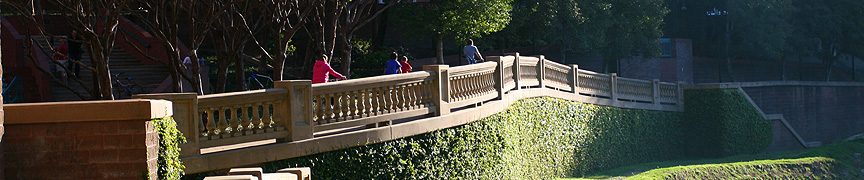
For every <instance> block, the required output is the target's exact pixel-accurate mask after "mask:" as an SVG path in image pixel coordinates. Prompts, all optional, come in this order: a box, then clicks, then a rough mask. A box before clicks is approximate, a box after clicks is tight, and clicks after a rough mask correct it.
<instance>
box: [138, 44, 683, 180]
mask: <svg viewBox="0 0 864 180" xmlns="http://www.w3.org/2000/svg"><path fill="white" fill-rule="evenodd" d="M489 59H490V62H484V63H478V64H472V65H467V66H459V67H453V68H450V67H449V66H446V65H433V66H425V67H424V70H425V71H418V72H412V73H407V74H396V75H384V76H376V77H368V78H360V79H352V80H345V81H337V82H329V83H321V84H311V82H310V81H308V80H299V81H298V80H294V81H280V82H277V83H276V88H273V89H266V90H256V91H246V92H234V93H224V94H211V95H202V96H195V95H194V94H186V95H184V97H182V98H180V97H179V95H178V97H171V96H170V95H159V94H154V95H149V97H150V98H158V99H169V100H171V99H172V98H173V99H175V100H176V101H175V112H177V113H175V119H177V120H178V127H179V129H180V130H181V131H183V132H184V133H189V134H193V135H192V136H193V137H192V138H191V140H190V142H189V143H187V144H185V148H184V149H183V151H184V152H181V157H183V158H200V157H202V154H201V148H206V147H214V146H221V145H231V144H239V143H244V142H249V141H257V140H262V139H268V138H270V139H274V138H275V139H277V142H282V143H295V142H296V143H308V142H314V140H322V142H321V143H325V144H321V145H315V146H316V147H312V148H313V149H315V150H314V151H309V152H305V153H313V152H323V151H328V150H336V149H340V148H344V147H351V146H358V145H362V144H364V143H369V142H370V141H371V142H380V141H379V140H387V139H393V138H398V137H407V136H408V135H412V134H414V135H416V134H420V133H426V132H429V131H432V130H435V129H436V128H423V126H424V125H421V124H424V123H426V124H425V125H429V124H428V123H429V122H428V121H427V120H436V119H441V118H442V117H450V116H449V115H450V114H451V111H465V110H470V109H473V108H483V106H480V104H484V103H505V104H506V103H512V102H513V101H514V99H513V98H514V97H515V98H522V97H537V96H553V97H558V98H566V99H570V100H575V101H581V102H586V103H592V104H599V105H608V106H615V107H622V108H634V109H647V110H663V111H681V110H682V109H683V104H682V97H683V96H682V94H683V93H682V92H683V91H682V86H681V84H680V83H678V84H675V83H666V82H659V80H653V81H646V80H638V79H629V78H621V77H617V76H616V75H615V74H603V73H596V72H592V71H587V70H583V69H578V66H576V65H570V66H568V65H563V64H559V63H556V62H553V61H549V60H547V59H545V57H544V56H534V57H526V56H518V54H517V55H516V56H499V57H489ZM568 86H569V87H568ZM138 98H148V95H141V96H138ZM172 101H173V100H172ZM470 105H475V106H470ZM177 107H183V108H190V109H182V108H180V109H178V108H177ZM495 107H496V108H497V106H495ZM505 107H506V106H505ZM250 110H251V111H250ZM184 112H189V113H184ZM453 113H459V112H453ZM226 115H227V116H226ZM486 115H490V114H486ZM204 116H207V118H204ZM484 116H485V115H484ZM214 117H215V118H214ZM459 118H463V119H464V118H465V117H459ZM471 118H472V120H468V121H465V120H462V121H457V122H439V123H443V124H446V125H440V126H443V127H452V126H455V125H460V124H464V123H468V122H470V121H473V120H476V119H479V118H482V117H471ZM457 119H458V118H457ZM396 120H399V121H400V122H398V123H407V124H411V125H405V126H401V125H400V124H394V122H395V121H396ZM412 123H420V124H412ZM180 126H183V127H180ZM192 126H196V127H192ZM255 126H258V127H255ZM261 126H264V127H263V128H262V127H261ZM381 126H386V127H388V128H395V127H397V126H398V127H401V128H403V129H405V128H407V129H408V130H407V131H408V132H399V131H395V130H394V131H387V132H386V133H385V132H384V131H378V130H380V129H375V128H380V127H381ZM247 127H248V128H247ZM436 127H438V125H436ZM232 128H235V129H234V130H235V131H234V132H232V131H230V130H232ZM370 128H372V129H371V130H366V129H370ZM237 130H241V131H242V132H241V131H237ZM220 131H226V132H220ZM415 131H416V132H415ZM201 132H203V133H201ZM207 133H210V134H207ZM358 133H360V134H363V133H371V134H365V135H364V136H365V137H355V136H356V135H357V134H358ZM187 138H189V135H187ZM332 138H336V139H332ZM325 139H326V140H325ZM376 139H377V140H376ZM355 141H356V142H355ZM315 143H319V142H315ZM327 143H337V144H335V145H334V144H330V145H328V144H327ZM282 147H284V146H282ZM225 153H228V152H225ZM229 154H230V153H229ZM295 154H296V153H295ZM301 154H302V153H301ZM207 157H208V158H209V157H218V156H207ZM293 157H296V156H293ZM271 160H276V159H271ZM197 162H211V161H205V160H201V161H197ZM238 163H239V162H238ZM250 163H251V162H250ZM257 163H261V162H257ZM220 166H228V165H220ZM194 167H202V168H204V166H194ZM207 167H210V166H207ZM229 167H230V166H229ZM202 170H213V169H200V168H199V169H195V170H193V172H201V171H202ZM187 173H189V172H187Z"/></svg>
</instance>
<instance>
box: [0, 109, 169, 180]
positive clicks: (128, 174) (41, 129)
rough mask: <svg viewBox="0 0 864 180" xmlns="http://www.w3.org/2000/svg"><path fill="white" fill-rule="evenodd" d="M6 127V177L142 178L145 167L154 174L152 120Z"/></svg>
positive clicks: (156, 149) (154, 140)
mask: <svg viewBox="0 0 864 180" xmlns="http://www.w3.org/2000/svg"><path fill="white" fill-rule="evenodd" d="M6 127H7V129H6V130H7V131H6V135H5V137H3V138H4V139H3V143H4V144H6V148H5V149H4V150H3V151H4V153H5V154H6V158H7V159H6V167H5V171H6V172H7V173H6V175H5V177H6V179H10V180H11V179H141V176H142V175H145V173H147V172H148V169H149V172H151V173H150V175H151V178H152V179H155V178H156V177H155V175H156V172H157V164H156V161H157V153H158V148H159V147H158V134H156V132H155V131H154V127H153V122H151V121H147V120H132V121H98V122H70V123H42V124H10V125H7V126H6ZM148 152H149V153H148Z"/></svg>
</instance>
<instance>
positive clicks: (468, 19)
mask: <svg viewBox="0 0 864 180" xmlns="http://www.w3.org/2000/svg"><path fill="white" fill-rule="evenodd" d="M510 2H512V0H461V1H433V2H431V3H426V4H412V5H404V6H401V7H399V8H398V10H397V11H396V12H395V13H394V14H393V17H394V18H396V20H397V21H398V22H402V23H404V24H405V27H408V28H409V31H411V33H412V34H422V35H431V36H434V37H435V41H436V43H435V52H436V57H437V62H438V63H439V64H443V63H444V37H445V36H452V37H454V38H455V39H456V40H458V41H465V40H467V39H469V38H475V37H481V36H482V35H486V34H489V33H492V32H497V31H500V30H501V29H504V27H506V26H507V24H508V23H509V22H510V11H511V10H512V8H513V6H512V5H511V4H510ZM406 14H410V15H406Z"/></svg>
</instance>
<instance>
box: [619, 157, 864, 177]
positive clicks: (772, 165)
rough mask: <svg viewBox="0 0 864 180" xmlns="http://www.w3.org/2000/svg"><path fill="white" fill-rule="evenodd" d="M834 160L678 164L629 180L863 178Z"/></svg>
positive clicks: (810, 159)
mask: <svg viewBox="0 0 864 180" xmlns="http://www.w3.org/2000/svg"><path fill="white" fill-rule="evenodd" d="M860 178H864V177H862V176H861V174H859V173H855V172H854V170H852V169H851V168H849V167H848V166H844V165H842V164H840V163H838V162H837V161H835V160H834V159H830V158H823V157H813V158H801V159H779V160H760V161H750V162H737V163H727V164H706V165H692V166H678V167H670V168H661V169H655V170H651V171H648V172H645V173H642V174H639V175H636V176H632V177H630V178H627V179H860Z"/></svg>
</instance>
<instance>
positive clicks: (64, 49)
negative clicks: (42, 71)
mask: <svg viewBox="0 0 864 180" xmlns="http://www.w3.org/2000/svg"><path fill="white" fill-rule="evenodd" d="M66 56H69V45H68V44H67V43H66V39H60V46H57V48H56V52H54V59H56V60H57V61H58V62H60V64H58V65H57V66H56V69H57V72H59V73H60V76H61V78H62V79H63V82H64V83H65V82H66V80H68V78H69V77H68V75H66V70H64V69H63V67H64V66H66V63H67V60H66Z"/></svg>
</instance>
